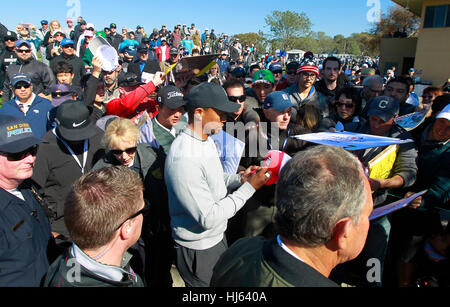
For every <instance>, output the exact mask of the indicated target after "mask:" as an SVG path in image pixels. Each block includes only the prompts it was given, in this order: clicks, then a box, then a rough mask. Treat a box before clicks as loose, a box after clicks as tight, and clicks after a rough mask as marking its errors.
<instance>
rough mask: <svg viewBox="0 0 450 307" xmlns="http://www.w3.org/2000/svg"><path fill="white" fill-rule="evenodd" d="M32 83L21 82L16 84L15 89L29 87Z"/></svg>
mask: <svg viewBox="0 0 450 307" xmlns="http://www.w3.org/2000/svg"><path fill="white" fill-rule="evenodd" d="M30 86H31V84H28V83H25V82H19V83H17V84H16V85H14V89H16V90H20V89H21V88H22V87H24V88H26V89H28V88H30Z"/></svg>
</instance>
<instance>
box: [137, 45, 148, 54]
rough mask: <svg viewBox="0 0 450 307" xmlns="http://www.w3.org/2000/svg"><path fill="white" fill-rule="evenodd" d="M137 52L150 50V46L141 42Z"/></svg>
mask: <svg viewBox="0 0 450 307" xmlns="http://www.w3.org/2000/svg"><path fill="white" fill-rule="evenodd" d="M137 52H138V53H145V52H148V47H147V46H146V45H145V44H144V43H141V44H140V45H139V46H138V48H137Z"/></svg>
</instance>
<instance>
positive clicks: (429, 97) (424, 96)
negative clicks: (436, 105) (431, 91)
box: [422, 95, 433, 99]
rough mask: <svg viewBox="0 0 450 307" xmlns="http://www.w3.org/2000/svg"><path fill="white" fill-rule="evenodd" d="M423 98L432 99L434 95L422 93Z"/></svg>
mask: <svg viewBox="0 0 450 307" xmlns="http://www.w3.org/2000/svg"><path fill="white" fill-rule="evenodd" d="M422 98H423V99H432V98H433V95H422Z"/></svg>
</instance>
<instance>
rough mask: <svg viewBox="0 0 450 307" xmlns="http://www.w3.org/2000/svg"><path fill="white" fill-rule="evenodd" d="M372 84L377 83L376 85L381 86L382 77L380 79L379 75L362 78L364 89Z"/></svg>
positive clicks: (382, 82)
mask: <svg viewBox="0 0 450 307" xmlns="http://www.w3.org/2000/svg"><path fill="white" fill-rule="evenodd" d="M373 83H378V84H381V85H383V84H384V80H383V77H381V76H380V75H373V76H368V77H366V78H364V80H363V82H362V85H363V86H364V87H369V86H370V85H371V84H373Z"/></svg>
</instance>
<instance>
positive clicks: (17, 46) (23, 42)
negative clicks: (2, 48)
mask: <svg viewBox="0 0 450 307" xmlns="http://www.w3.org/2000/svg"><path fill="white" fill-rule="evenodd" d="M22 45H27V46H28V48H30V49H31V44H30V42H29V41H27V40H24V39H22V38H21V39H19V40H17V41H16V42H15V44H14V46H15V47H16V48H19V47H20V46H22Z"/></svg>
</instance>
